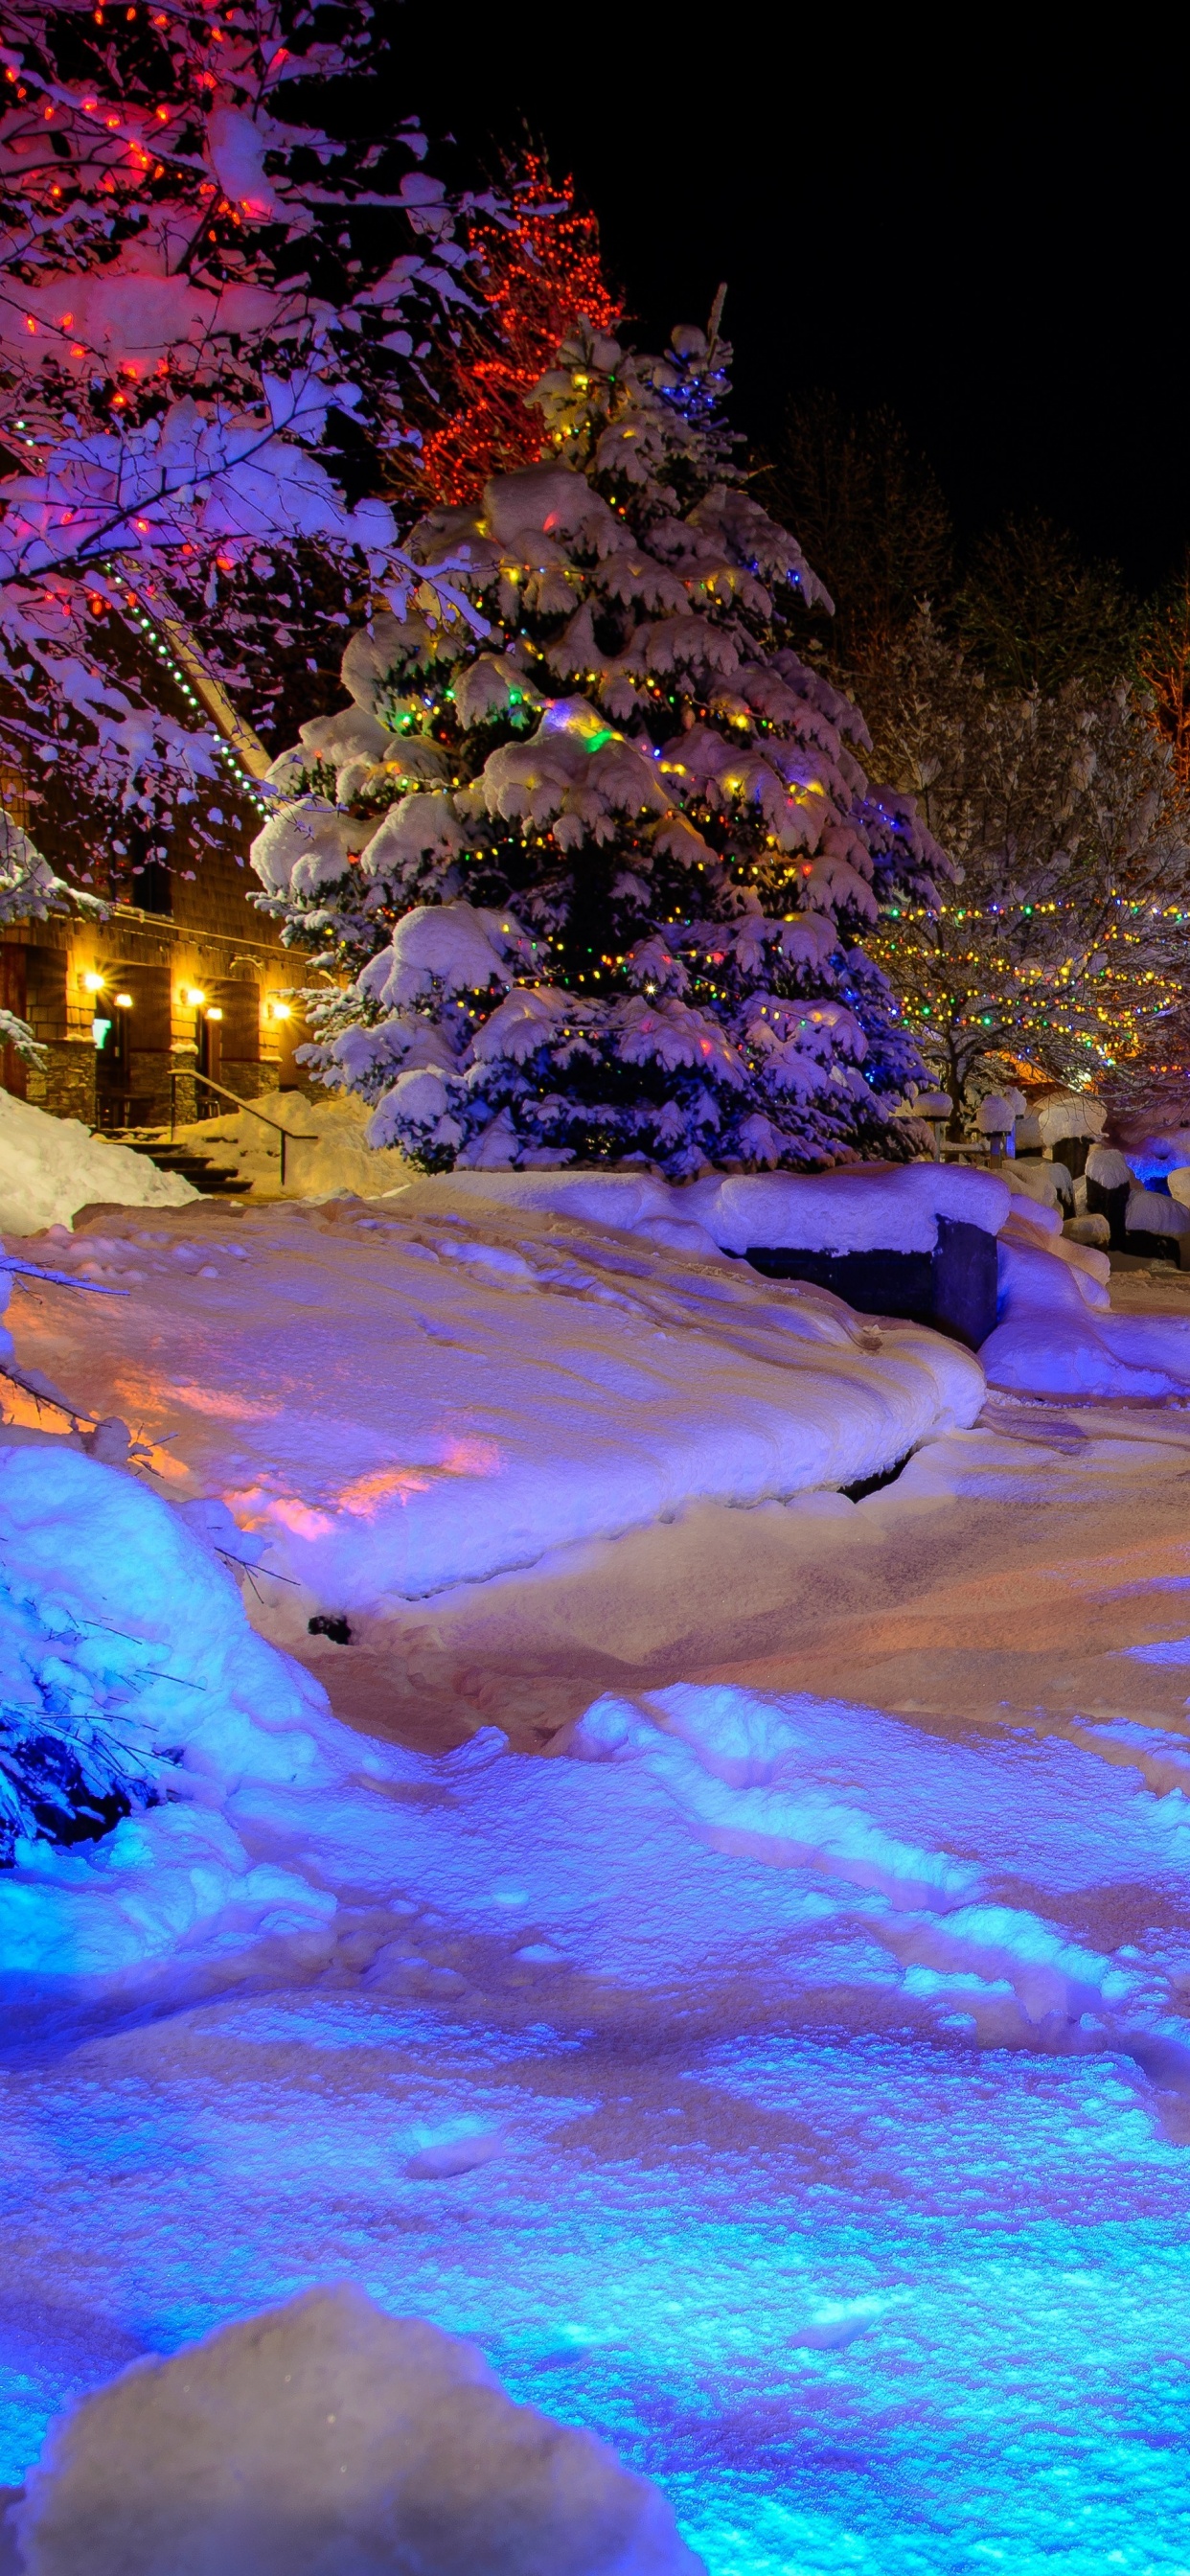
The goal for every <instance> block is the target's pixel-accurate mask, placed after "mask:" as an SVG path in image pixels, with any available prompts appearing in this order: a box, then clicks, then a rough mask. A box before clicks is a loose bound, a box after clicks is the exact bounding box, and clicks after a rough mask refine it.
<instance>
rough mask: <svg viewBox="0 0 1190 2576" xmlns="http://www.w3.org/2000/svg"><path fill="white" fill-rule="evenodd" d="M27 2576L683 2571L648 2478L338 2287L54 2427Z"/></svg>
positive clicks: (441, 2337) (411, 2322)
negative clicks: (518, 2400)
mask: <svg viewBox="0 0 1190 2576" xmlns="http://www.w3.org/2000/svg"><path fill="white" fill-rule="evenodd" d="M15 2524H16V2529H17V2532H18V2534H19V2538H20V2542H21V2545H22V2547H23V2551H24V2562H23V2563H24V2565H25V2567H26V2568H27V2569H28V2571H29V2576H332V2572H333V2576H370V2572H371V2571H375V2576H381V2571H382V2570H392V2571H394V2576H395V2571H397V2570H412V2569H416V2570H417V2576H697V2571H698V2570H699V2569H700V2568H701V2566H702V2561H701V2559H698V2558H696V2557H695V2556H694V2554H693V2552H692V2551H691V2550H689V2549H687V2548H686V2546H685V2543H684V2542H683V2541H682V2539H681V2538H680V2536H679V2533H678V2529H677V2525H676V2523H675V2521H674V2518H673V2514H672V2512H671V2510H670V2508H669V2506H668V2504H667V2503H666V2502H665V2500H664V2498H663V2497H662V2496H661V2495H660V2494H659V2493H658V2491H657V2489H656V2488H655V2487H654V2486H652V2485H650V2484H649V2482H648V2481H647V2480H646V2479H644V2478H640V2477H636V2476H634V2475H633V2474H632V2473H631V2471H629V2470H627V2469H624V2468H621V2466H620V2464H619V2461H618V2460H617V2459H616V2457H615V2455H614V2453H613V2452H612V2451H610V2450H608V2449H607V2447H606V2445H605V2444H604V2443H602V2442H599V2441H597V2440H596V2439H595V2438H594V2436H593V2435H592V2434H590V2433H586V2432H578V2431H574V2430H572V2429H571V2427H570V2426H569V2425H564V2424H558V2423H554V2422H553V2421H552V2420H551V2419H550V2417H549V2416H547V2415H541V2414H539V2413H538V2412H537V2410H536V2408H535V2407H532V2406H516V2405H514V2404H513V2401H512V2399H511V2398H510V2397H508V2396H506V2395H505V2393H504V2390H503V2389H502V2388H501V2386H500V2383H499V2381H498V2379H497V2378H496V2376H495V2374H494V2372H492V2371H491V2370H489V2368H488V2366H487V2364H486V2362H485V2361H484V2360H483V2357H482V2355H481V2354H480V2353H479V2352H477V2351H476V2349H475V2347H474V2345H473V2344H469V2343H463V2342H461V2341H459V2340H458V2338H457V2337H455V2336H453V2335H448V2334H443V2333H441V2332H440V2330H439V2329H438V2328H437V2327H436V2326H433V2325H429V2324H426V2323H425V2322H424V2321H423V2320H422V2319H420V2318H416V2317H391V2316H386V2315H385V2314H384V2312H383V2311H382V2310H381V2309H380V2308H378V2307H376V2306H374V2305H373V2303H372V2301H371V2300H370V2299H368V2298H365V2297H364V2295H363V2293H362V2292H361V2291H358V2290H354V2289H350V2288H347V2287H340V2288H335V2289H327V2290H315V2291H311V2292H309V2293H307V2295H306V2296H305V2297H303V2298H298V2299H294V2300H292V2301H291V2302H290V2303H289V2305H288V2306H286V2307H282V2308H277V2309H274V2310H272V2312H271V2313H269V2314H267V2315H265V2316H262V2317H257V2318H254V2319H252V2320H251V2321H250V2322H249V2323H247V2324H243V2325H233V2326H227V2327H225V2328H224V2329H223V2331H222V2332H221V2333H218V2334H215V2335H212V2336H210V2337H209V2338H208V2339H207V2341H206V2342H204V2343H200V2344H192V2345H191V2346H189V2348H188V2349H186V2350H184V2351H182V2352H180V2353H177V2354H175V2355H174V2357H173V2359H172V2360H169V2361H152V2362H140V2363H135V2364H134V2365H133V2367H132V2368H131V2369H130V2370H127V2371H125V2372H124V2373H123V2374H122V2376H121V2377H120V2378H118V2379H117V2380H115V2381H114V2382H113V2383H112V2384H111V2385H110V2386H109V2387H107V2388H103V2389H100V2390H99V2392H98V2393H97V2394H96V2395H95V2396H92V2397H89V2398H87V2399H85V2400H84V2402H83V2404H82V2405H81V2406H79V2407H78V2408H77V2409H76V2410H75V2411H74V2413H73V2414H71V2415H68V2416H67V2417H66V2418H65V2419H64V2420H63V2421H62V2422H61V2423H59V2424H57V2425H55V2426H54V2427H53V2429H52V2431H51V2433H50V2437H49V2441H48V2443H47V2446H46V2449H45V2451H44V2453H43V2455H42V2460H41V2464H40V2466H39V2467H38V2468H37V2469H35V2470H34V2472H33V2475H32V2477H31V2479H30V2481H29V2489H28V2497H27V2500H26V2502H25V2503H24V2505H23V2506H22V2507H21V2508H20V2509H19V2511H18V2513H17V2515H16V2517H15Z"/></svg>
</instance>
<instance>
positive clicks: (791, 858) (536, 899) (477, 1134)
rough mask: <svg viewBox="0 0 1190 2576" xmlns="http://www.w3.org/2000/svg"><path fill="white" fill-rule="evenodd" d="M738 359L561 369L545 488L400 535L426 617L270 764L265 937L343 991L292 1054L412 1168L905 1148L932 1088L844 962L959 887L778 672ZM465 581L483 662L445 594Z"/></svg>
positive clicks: (781, 636) (882, 991) (775, 570)
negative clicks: (738, 461)
mask: <svg viewBox="0 0 1190 2576" xmlns="http://www.w3.org/2000/svg"><path fill="white" fill-rule="evenodd" d="M728 355H729V353H728V350H727V348H726V345H725V344H724V343H723V341H722V340H721V339H720V338H719V337H718V336H717V327H716V322H715V321H714V320H713V322H712V328H711V331H710V333H709V335H708V334H705V333H703V332H702V331H698V330H685V331H680V332H677V333H675V335H674V340H673V343H672V346H671V348H670V349H669V350H668V351H667V352H666V354H665V355H664V356H663V357H660V358H645V357H636V356H633V355H631V354H626V353H625V352H624V351H623V350H622V349H621V348H620V347H619V345H618V344H617V343H616V342H615V341H614V340H611V339H609V338H606V337H603V336H598V335H592V334H585V335H583V336H582V337H581V338H579V337H575V338H573V339H572V340H571V341H570V342H569V343H568V344H567V345H566V346H565V347H564V348H563V350H562V352H561V355H560V358H559V361H558V363H557V364H556V365H555V366H554V367H553V368H552V369H551V370H550V371H549V372H547V374H546V375H545V376H544V378H543V380H542V382H541V384H540V385H539V386H538V388H537V391H536V394H535V397H534V400H535V403H536V405H537V407H538V409H539V411H540V414H541V416H542V418H543V420H544V425H545V433H546V440H547V445H548V453H549V456H550V459H551V461H550V462H548V463H544V464H540V465H537V466H530V467H526V468H524V469H522V470H521V471H519V472H514V473H510V474H497V475H495V476H493V477H492V478H491V479H490V480H489V482H488V483H487V485H486V488H485V490H484V492H483V495H482V499H481V501H480V502H479V504H478V505H476V506H473V507H472V508H470V509H461V510H457V511H446V510H434V511H431V512H430V513H429V514H428V516H427V517H425V518H424V519H423V520H422V521H421V523H420V524H419V526H418V527H417V528H415V529H414V531H413V533H412V535H411V537H410V539H409V541H408V546H409V552H410V554H411V555H412V556H413V557H414V558H415V560H416V561H418V562H419V563H420V564H421V565H423V566H424V568H425V573H426V576H427V585H428V587H427V590H426V591H425V593H424V594H422V595H421V596H420V597H419V598H418V599H416V600H415V602H414V605H413V607H412V610H411V612H410V614H409V615H407V616H406V617H405V618H404V619H395V618H380V619H377V620H376V621H375V622H374V624H373V626H372V628H371V629H370V630H369V631H366V632H361V633H360V634H358V635H357V636H355V637H354V638H353V640H352V642H351V644H350V645H349V647H348V650H347V654H346V656H345V659H344V663H343V677H344V681H345V683H346V686H347V688H348V690H349V691H350V694H351V699H352V704H351V706H350V707H349V708H347V709H345V710H344V712H343V714H342V715H341V716H340V717H337V718H336V717H333V716H332V717H328V718H327V719H325V720H324V721H323V722H322V723H321V724H319V725H311V726H307V727H306V728H304V732H303V739H302V741H301V743H300V744H299V745H298V746H296V747H295V749H294V751H293V752H292V753H290V754H288V755H286V756H285V758H284V759H282V760H281V761H279V762H278V763H277V764H275V767H274V772H273V783H274V787H275V791H276V792H277V793H278V795H280V796H284V797H285V798H286V800H287V801H286V802H285V803H284V804H283V806H282V808H281V810H280V811H279V812H278V813H277V814H276V815H275V816H274V818H273V819H272V820H271V821H270V822H269V823H268V825H267V826H266V828H265V830H264V831H263V832H262V833H261V834H260V836H259V838H258V840H257V842H256V843H255V845H254V849H253V863H254V865H255V867H256V869H257V871H258V873H259V875H260V877H261V879H262V882H263V885H264V888H265V889H266V891H265V894H264V897H263V902H264V905H265V908H266V909H268V910H270V911H272V912H273V913H275V914H276V915H277V916H278V917H280V918H281V919H282V920H283V922H284V924H285V936H286V937H287V939H289V940H290V941H293V942H297V943H299V944H302V945H304V946H305V947H306V948H308V949H309V950H311V951H313V953H314V954H315V955H316V956H317V957H318V958H319V959H320V960H321V961H322V963H323V964H324V966H325V967H326V968H327V969H328V970H330V971H331V972H332V973H335V972H338V973H342V972H343V971H344V970H347V971H348V972H349V973H350V975H351V982H350V984H349V985H348V987H347V989H346V990H345V991H340V992H335V993H332V994H330V995H325V994H324V998H323V999H322V1001H321V1002H316V1003H314V1004H313V1005H311V1007H312V1009H313V1011H314V1014H315V1017H316V1021H317V1023H318V1026H319V1037H320V1042H319V1044H318V1046H317V1048H316V1051H315V1061H316V1063H317V1065H318V1067H319V1069H320V1071H321V1074H322V1078H323V1079H324V1080H325V1081H328V1082H330V1083H331V1084H341V1085H345V1086H347V1087H349V1088H351V1089H353V1090H356V1091H358V1092H361V1093H362V1094H363V1095H364V1096H365V1098H367V1099H369V1100H370V1101H372V1102H373V1103H374V1104H375V1114H374V1116H373V1119H372V1122H371V1128H370V1133H371V1136H372V1138H373V1141H374V1142H376V1143H377V1144H390V1143H397V1144H399V1145H401V1146H402V1147H403V1148H404V1149H405V1150H406V1151H407V1152H409V1153H410V1154H411V1156H412V1157H413V1158H414V1159H415V1160H417V1161H418V1162H420V1163H421V1164H423V1165H424V1166H425V1167H427V1168H430V1169H437V1168H442V1167H447V1166H449V1165H451V1164H454V1163H460V1164H486V1163H496V1164H500V1163H560V1162H567V1161H570V1160H572V1159H576V1158H577V1159H580V1160H583V1161H592V1160H600V1159H606V1158H611V1159H622V1158H625V1157H634V1156H635V1157H640V1158H646V1159H648V1160H649V1161H650V1162H653V1163H655V1164H657V1165H658V1166H660V1167H661V1168H662V1169H663V1170H665V1171H666V1172H667V1173H669V1174H671V1175H673V1176H675V1177H678V1176H681V1175H684V1174H687V1173H690V1172H693V1171H695V1170H697V1169H698V1168H699V1166H700V1165H701V1164H702V1163H703V1162H704V1161H708V1160H710V1161H714V1162H716V1163H723V1162H731V1163H737V1164H745V1165H747V1164H768V1165H774V1164H784V1165H789V1166H793V1167H814V1166H822V1165H826V1164H829V1163H831V1162H833V1161H837V1160H839V1159H845V1158H847V1157H848V1156H852V1155H856V1154H861V1155H863V1154H870V1153H874V1152H875V1153H891V1154H894V1155H895V1154H897V1153H898V1152H903V1151H904V1150H906V1148H905V1146H904V1144H903V1143H902V1142H901V1141H900V1131H899V1130H897V1129H896V1128H893V1127H890V1125H889V1124H888V1119H889V1113H890V1112H891V1110H892V1109H893V1107H894V1106H895V1104H896V1103H897V1101H898V1100H899V1099H900V1097H901V1096H902V1094H903V1092H904V1089H905V1086H906V1084H907V1082H908V1081H909V1079H910V1078H911V1077H912V1075H913V1074H914V1072H915V1071H919V1070H920V1064H919V1059H918V1057H917V1054H916V1050H915V1048H914V1046H913V1044H912V1042H911V1040H910V1039H909V1038H908V1037H907V1035H906V1032H905V1029H904V1026H903V1024H902V1022H901V1020H900V1018H899V1016H898V1012H897V1007H896V1005H895V1003H894V1001H893V999H892V996H891V994H890V991H889V988H888V985H887V983H886V981H885V979H884V977H883V975H882V974H881V972H880V970H879V968H878V967H877V966H876V965H875V964H874V963H873V962H872V960H871V958H870V957H869V956H868V955H867V954H866V953H865V949H864V946H863V944H862V943H863V940H864V938H865V936H866V935H867V934H869V933H870V932H871V931H872V929H873V928H874V927H875V925H876V923H877V921H878V918H879V916H880V913H881V910H882V908H883V907H884V906H885V905H887V904H888V903H889V902H890V901H892V900H894V899H896V898H898V897H899V898H900V900H901V901H902V902H905V903H913V904H920V905H924V904H926V903H928V902H930V901H931V900H932V899H933V895H934V892H935V889H936V886H937V883H938V881H939V879H940V877H943V876H944V875H945V872H946V862H945V861H944V860H943V858H942V855H941V852H940V851H939V849H938V847H937V845H936V844H935V842H934V841H933V839H932V837H931V835H930V833H929V832H928V831H927V830H925V829H924V828H923V827H922V825H921V824H920V823H919V821H918V819H917V816H916V813H915V810H914V805H913V801H912V799H911V798H910V797H907V796H904V795H901V794H897V793H891V794H879V795H877V794H875V793H873V792H871V791H870V790H869V788H868V784H867V780H866V778H865V775H864V772H863V769H862V768H861V766H860V761H859V757H858V754H859V751H860V749H861V748H862V747H863V746H864V745H865V743H866V740H867V736H866V732H865V728H864V723H863V719H862V717H861V716H860V715H859V713H858V712H857V710H856V708H855V707H854V706H853V705H852V704H851V702H850V701H849V700H848V699H847V698H845V697H844V696H842V695H841V693H840V692H839V691H838V690H836V689H834V688H832V687H831V686H829V684H828V683H827V682H826V681H825V680H823V679H822V678H821V677H820V676H818V675H817V674H816V673H814V672H813V671H811V670H809V669H808V668H806V666H805V665H804V663H803V662H802V661H801V659H800V658H799V656H798V653H797V651H796V649H795V647H796V637H797V632H798V625H799V620H800V619H801V617H802V616H803V614H804V605H805V602H806V601H807V600H815V599H821V598H822V593H821V586H820V584H819V583H818V582H817V580H816V578H815V576H814V574H813V573H812V572H811V571H810V569H809V567H808V565H807V564H806V562H805V560H804V558H803V556H802V554H801V550H800V548H799V546H798V545H797V543H796V540H795V539H794V538H793V537H792V536H790V535H789V533H788V531H787V530H785V529H784V528H781V527H779V526H777V525H776V524H775V522H774V521H773V520H772V519H771V518H769V517H768V516H767V515H766V513H765V512H764V511H763V510H762V509H761V508H760V507H759V506H758V504H757V503H756V502H755V501H754V500H752V499H751V498H750V497H749V494H748V492H747V490H746V488H745V486H744V483H743V479H742V477H741V475H740V473H739V471H738V469H737V468H736V466H735V464H734V461H733V456H734V442H733V440H732V439H731V437H730V435H729V433H728V432H727V430H726V429H725V427H724V426H723V420H722V403H723V398H724V395H725V392H726V390H727V384H726V366H727V361H728ZM464 559H465V560H466V562H467V564H468V567H469V569H468V573H467V584H468V588H469V591H470V595H471V599H472V602H473V604H474V606H475V608H476V609H477V610H479V611H480V613H481V614H482V616H483V618H484V619H485V620H486V633H485V635H484V636H483V638H482V640H480V641H477V639H476V638H475V636H474V634H473V632H472V630H471V629H470V627H469V626H468V625H467V624H466V622H465V621H464V619H463V617H462V616H461V615H459V614H458V613H452V612H451V610H450V607H449V603H446V604H444V603H443V602H442V600H441V598H440V595H439V593H438V590H437V583H438V573H439V567H440V566H441V565H443V564H452V565H457V564H458V563H459V562H460V561H462V560H464ZM828 605H829V603H828Z"/></svg>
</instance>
